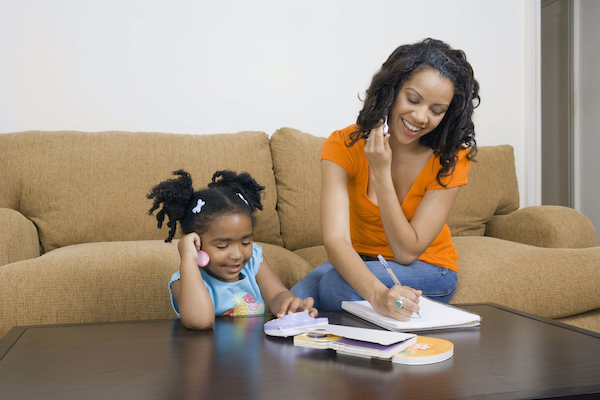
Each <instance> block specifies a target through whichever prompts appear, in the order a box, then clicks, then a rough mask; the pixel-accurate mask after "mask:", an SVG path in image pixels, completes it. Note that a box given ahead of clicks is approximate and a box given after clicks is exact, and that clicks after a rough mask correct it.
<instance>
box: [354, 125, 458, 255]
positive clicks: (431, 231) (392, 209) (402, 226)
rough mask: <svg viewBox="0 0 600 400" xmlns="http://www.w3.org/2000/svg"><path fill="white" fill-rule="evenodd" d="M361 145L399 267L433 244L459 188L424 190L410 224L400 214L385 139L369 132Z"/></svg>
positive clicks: (379, 133)
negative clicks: (364, 144) (367, 141)
mask: <svg viewBox="0 0 600 400" xmlns="http://www.w3.org/2000/svg"><path fill="white" fill-rule="evenodd" d="M370 136H371V140H370V141H369V143H367V145H366V146H365V154H366V156H367V160H368V162H369V172H370V178H371V180H372V183H373V185H374V186H375V193H376V196H377V205H378V207H379V213H380V215H381V222H382V224H383V229H384V231H385V236H386V238H387V241H388V244H389V246H390V248H391V249H392V253H394V259H395V261H396V262H398V263H399V264H405V265H406V264H410V263H412V262H414V261H415V260H416V259H417V258H418V257H419V256H420V255H421V254H423V252H424V251H425V250H426V249H427V248H428V247H429V246H430V245H431V243H433V241H434V240H435V238H436V237H437V236H438V235H439V233H440V231H441V230H442V228H443V227H444V224H445V223H446V220H447V219H448V215H449V214H450V210H451V209H452V204H454V200H455V199H456V196H457V195H458V192H459V190H460V187H454V188H449V189H436V190H428V191H426V192H425V195H424V196H423V199H422V200H421V202H420V203H419V205H418V206H417V209H416V211H415V214H414V215H413V218H412V219H411V221H408V220H407V219H406V216H405V215H404V212H403V211H402V208H401V204H400V200H399V199H398V194H397V193H396V189H395V187H394V182H393V180H392V170H391V155H392V152H391V149H390V145H389V142H388V141H389V136H387V137H385V138H384V137H383V135H382V134H381V132H380V129H377V130H374V131H372V132H371V135H370Z"/></svg>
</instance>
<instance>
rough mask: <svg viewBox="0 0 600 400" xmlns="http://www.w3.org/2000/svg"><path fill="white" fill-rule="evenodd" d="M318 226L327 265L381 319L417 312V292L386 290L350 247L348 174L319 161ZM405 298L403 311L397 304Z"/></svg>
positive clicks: (330, 164)
mask: <svg viewBox="0 0 600 400" xmlns="http://www.w3.org/2000/svg"><path fill="white" fill-rule="evenodd" d="M321 185H322V186H321V225H322V231H323V240H324V243H325V248H326V250H327V256H328V257H329V261H330V262H331V264H332V265H333V266H334V267H335V269H336V270H337V271H338V272H339V274H340V275H341V276H342V277H343V278H344V279H345V280H346V282H348V284H349V285H350V286H352V287H353V288H354V290H356V291H357V292H358V293H359V294H360V295H361V296H363V297H364V298H365V299H366V300H367V301H369V303H371V305H372V306H373V308H375V310H377V311H378V312H379V313H381V314H383V315H388V316H390V317H393V318H396V319H399V320H403V321H406V320H408V319H409V318H410V315H411V314H412V313H413V312H416V311H418V310H419V306H418V305H417V303H418V301H419V300H418V297H419V296H420V295H421V292H420V291H416V290H414V289H411V288H408V287H406V286H394V287H392V288H390V289H388V288H387V287H386V286H385V285H384V284H383V283H382V282H381V281H380V280H379V279H377V277H376V276H375V275H373V274H372V273H371V271H369V269H368V268H367V266H366V265H365V263H364V262H363V260H362V259H361V258H360V256H359V255H358V254H357V253H356V251H355V250H354V248H353V247H352V241H351V238H350V211H349V207H350V201H349V197H348V173H347V172H346V170H344V169H343V168H342V167H341V166H339V165H338V164H336V163H334V162H332V161H329V160H323V161H321ZM401 296H404V297H405V298H406V299H407V300H409V301H405V306H404V307H403V308H398V307H396V300H398V299H399V298H400V297H401Z"/></svg>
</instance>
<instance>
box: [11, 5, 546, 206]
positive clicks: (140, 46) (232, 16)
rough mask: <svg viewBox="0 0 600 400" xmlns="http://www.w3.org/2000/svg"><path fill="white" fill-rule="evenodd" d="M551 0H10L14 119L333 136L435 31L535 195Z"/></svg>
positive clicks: (90, 127)
mask: <svg viewBox="0 0 600 400" xmlns="http://www.w3.org/2000/svg"><path fill="white" fill-rule="evenodd" d="M538 3H539V2H537V1H536V0H527V1H523V0H503V1H480V0H453V1H447V0H423V1H408V0H405V1H400V0H379V1H374V0H313V1H311V0H273V1H265V0H260V1H258V0H254V1H241V0H239V1H238V0H220V1H193V0H53V1H44V0H19V1H8V0H1V3H0V54H1V55H2V56H1V59H0V132H12V131H22V130H30V129H39V130H85V131H101V130H131V131H163V132H174V133H197V134H206V133H222V132H236V131H240V130H260V131H265V132H267V133H268V134H271V133H273V132H274V131H275V130H276V129H277V128H279V127H282V126H290V127H294V128H297V129H300V130H303V131H305V132H309V133H312V134H314V135H318V136H327V135H329V133H331V132H332V131H333V130H335V129H339V128H342V127H344V126H347V125H349V124H351V123H353V122H355V119H356V115H357V113H358V111H359V109H360V106H361V103H360V102H359V100H358V99H357V96H358V95H359V94H362V93H364V90H365V89H366V88H367V86H368V84H369V81H370V79H371V76H372V75H373V73H375V71H376V70H377V69H378V68H379V66H380V65H381V63H383V61H385V59H386V58H387V56H388V55H389V53H391V51H392V50H393V49H394V48H396V47H397V46H398V45H400V44H403V43H409V42H414V41H417V40H420V39H423V38H425V37H435V38H439V39H442V40H444V41H446V42H448V43H449V44H450V45H451V46H453V47H456V48H460V49H463V50H465V52H466V53H467V56H468V58H469V59H470V61H471V63H472V65H473V67H474V69H475V73H476V77H477V78H478V80H479V82H480V84H481V97H482V104H481V107H479V108H478V109H477V110H476V130H477V140H478V143H479V144H480V145H495V144H505V143H506V144H510V145H512V146H513V147H514V148H515V155H516V165H517V175H518V180H519V183H520V190H521V199H522V200H521V204H522V205H533V204H537V203H539V201H540V200H539V199H538V194H537V193H538V192H539V191H540V189H539V185H540V180H541V179H540V178H539V174H538V172H539V160H537V159H536V158H537V156H536V151H537V149H536V146H537V144H536V141H537V138H536V136H535V135H536V134H537V133H535V132H533V133H532V129H533V130H534V131H535V130H536V129H537V128H536V121H537V118H539V115H536V113H537V111H536V110H535V102H536V90H537V88H536V85H537V82H536V77H535V74H536V73H537V72H536V71H537V69H536V68H537V66H536V64H535V57H536V52H537V51H538V49H537V48H536V46H537V44H536V43H535V33H536V29H537V28H539V26H536V23H535V21H536V18H537V17H536V15H535V12H536V7H537V8H539V4H538ZM532 10H533V11H532ZM532 12H533V15H532ZM532 21H534V22H533V23H532ZM532 33H533V36H532ZM532 37H533V39H532ZM538 133H539V132H538Z"/></svg>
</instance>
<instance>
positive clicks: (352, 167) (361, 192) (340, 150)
mask: <svg viewBox="0 0 600 400" xmlns="http://www.w3.org/2000/svg"><path fill="white" fill-rule="evenodd" d="M356 129H357V127H356V125H350V126H349V127H347V128H344V129H342V130H339V131H335V132H333V133H332V134H331V136H329V138H328V139H327V140H326V141H325V144H324V145H323V149H322V151H321V160H329V161H333V162H335V163H336V164H338V165H339V166H341V167H342V168H344V169H345V170H346V172H347V173H348V176H349V179H348V195H349V200H350V237H351V238H352V246H353V247H354V250H356V252H357V253H359V254H364V255H368V256H372V257H377V255H378V254H381V255H383V257H384V258H386V259H388V260H393V259H394V255H393V253H392V249H391V248H390V246H389V245H388V243H387V238H386V236H385V232H384V230H383V224H382V223H381V215H380V214H379V207H378V206H377V205H376V204H375V203H373V202H372V201H371V200H370V199H369V198H368V197H367V183H368V178H369V164H368V163H367V157H366V156H365V153H364V151H363V148H364V147H365V142H364V140H359V141H358V142H356V143H355V144H354V145H353V146H352V147H348V146H347V145H346V144H347V143H350V138H349V135H350V133H352V132H354V131H355V130H356ZM467 154H468V150H467V149H463V150H460V151H459V152H458V160H457V162H456V168H455V170H454V173H453V174H452V176H449V177H447V178H443V179H442V182H444V183H446V188H452V187H456V186H462V185H466V184H467V174H468V173H469V168H470V166H471V161H470V160H469V159H467ZM441 168H442V166H441V165H440V162H439V157H435V156H434V155H432V156H431V158H430V159H429V161H428V162H427V165H426V166H425V167H424V168H423V170H421V173H420V174H419V176H418V177H417V179H416V180H415V182H414V183H413V185H412V187H411V189H410V191H409V192H408V195H407V196H406V198H405V199H404V203H402V211H404V215H406V219H408V220H409V221H410V220H411V219H412V217H413V215H414V214H415V211H416V210H417V206H418V205H419V203H420V202H421V199H422V198H423V195H424V194H425V191H427V190H435V189H444V187H443V186H441V185H440V184H439V183H438V182H437V179H436V177H437V173H438V171H439V170H440V169H441ZM450 237H451V235H450V229H449V228H448V225H447V224H444V227H443V228H442V230H441V232H440V233H439V235H438V236H437V237H436V238H435V240H434V241H433V243H431V245H430V246H429V247H428V248H427V249H426V250H425V251H424V252H423V254H422V255H421V256H420V257H419V258H418V259H419V260H421V261H424V262H427V263H430V264H434V265H437V266H440V267H444V268H448V269H451V270H453V271H457V272H458V264H457V258H458V256H457V254H456V249H455V248H454V244H453V243H452V240H451V239H450Z"/></svg>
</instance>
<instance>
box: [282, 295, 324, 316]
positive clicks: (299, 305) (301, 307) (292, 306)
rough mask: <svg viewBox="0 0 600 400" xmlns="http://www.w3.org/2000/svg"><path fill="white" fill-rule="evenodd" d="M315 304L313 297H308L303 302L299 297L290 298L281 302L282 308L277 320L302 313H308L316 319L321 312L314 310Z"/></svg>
mask: <svg viewBox="0 0 600 400" xmlns="http://www.w3.org/2000/svg"><path fill="white" fill-rule="evenodd" d="M314 303H315V301H314V299H313V298H312V297H307V298H306V299H304V300H302V299H301V298H299V297H288V298H286V299H284V300H283V301H282V302H281V308H280V309H279V312H278V313H277V318H282V317H284V316H286V315H287V314H293V313H295V312H300V311H308V314H309V315H310V316H311V317H316V316H317V314H319V312H318V311H317V309H316V308H313V304H314Z"/></svg>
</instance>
